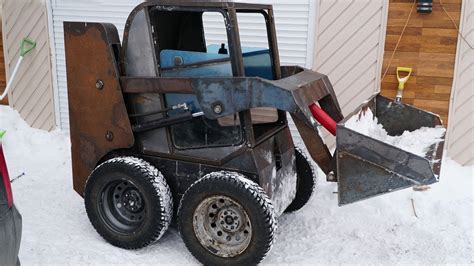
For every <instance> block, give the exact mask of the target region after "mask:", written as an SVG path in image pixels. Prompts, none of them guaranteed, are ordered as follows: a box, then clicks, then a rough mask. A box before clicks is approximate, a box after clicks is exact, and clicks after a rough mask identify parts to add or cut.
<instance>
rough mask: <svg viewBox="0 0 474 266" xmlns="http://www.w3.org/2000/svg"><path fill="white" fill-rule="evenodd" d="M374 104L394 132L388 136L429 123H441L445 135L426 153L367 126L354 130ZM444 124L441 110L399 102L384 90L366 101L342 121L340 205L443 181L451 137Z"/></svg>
mask: <svg viewBox="0 0 474 266" xmlns="http://www.w3.org/2000/svg"><path fill="white" fill-rule="evenodd" d="M369 108H370V110H371V112H372V113H373V114H374V116H375V117H376V118H377V120H378V123H379V124H381V125H382V126H383V128H384V129H385V130H386V133H388V135H389V136H388V137H387V138H392V137H393V136H400V135H402V134H403V133H404V132H405V131H409V132H412V131H415V130H418V129H421V128H423V127H427V128H438V129H433V130H440V131H437V132H441V134H440V135H439V137H438V138H437V139H433V140H432V142H429V143H428V144H427V145H428V146H427V148H426V149H425V150H423V152H422V154H420V152H409V151H406V150H403V149H401V148H400V147H398V146H395V145H394V144H393V143H391V144H389V143H390V142H388V141H385V140H381V138H380V139H379V138H378V137H374V136H370V134H369V135H367V134H366V132H363V131H364V130H358V129H354V127H353V125H354V124H353V122H354V121H358V120H360V117H361V115H362V114H364V113H365V114H367V112H369V113H370V111H368V110H369ZM354 119H355V120H354ZM349 125H351V126H349ZM361 126H362V127H363V125H361ZM441 126H442V121H441V119H440V118H439V116H438V115H436V114H433V113H430V112H426V111H423V110H420V109H417V108H415V107H413V106H410V105H406V104H403V103H395V102H394V101H393V100H391V99H388V98H385V97H382V96H380V95H374V96H373V97H372V98H370V99H369V100H368V101H367V102H365V103H364V104H362V105H361V106H360V107H359V108H357V109H356V110H355V111H354V112H352V113H351V114H350V115H348V116H347V117H346V118H345V119H343V120H342V121H341V122H340V123H338V125H337V137H336V140H337V179H338V195H339V205H345V204H349V203H353V202H356V201H359V200H363V199H367V198H371V197H374V196H377V195H381V194H384V193H388V192H392V191H395V190H399V189H403V188H408V187H412V186H419V185H429V184H432V183H435V182H437V181H438V178H439V173H440V167H441V159H442V157H443V146H444V137H445V134H444V129H440V127H441ZM421 130H425V129H421ZM430 130H431V129H430ZM360 132H363V133H360ZM417 132H418V133H420V132H422V131H417ZM412 133H413V132H412ZM415 133H416V132H415ZM375 135H377V134H375ZM430 143H432V144H430ZM425 145H426V141H425Z"/></svg>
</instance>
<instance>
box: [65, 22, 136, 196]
mask: <svg viewBox="0 0 474 266" xmlns="http://www.w3.org/2000/svg"><path fill="white" fill-rule="evenodd" d="M64 41H65V48H66V62H67V64H66V68H67V83H68V98H69V120H70V122H69V123H70V127H71V128H70V135H71V144H72V147H71V156H72V170H73V181H74V182H73V183H74V190H75V191H77V192H78V193H79V194H80V195H83V192H84V186H85V182H86V180H87V177H88V176H89V174H90V173H91V172H92V171H93V169H94V168H95V167H96V165H97V163H98V162H99V161H100V159H101V158H102V157H103V156H105V155H106V154H107V153H109V152H111V151H113V150H117V149H124V148H130V147H132V146H133V144H134V136H133V133H132V128H131V126H130V121H129V118H128V114H127V110H126V107H125V103H124V99H123V95H122V91H121V88H120V83H119V70H118V67H117V62H116V56H115V54H114V51H113V46H114V45H115V46H118V47H119V46H120V41H119V37H118V33H117V30H116V28H115V26H113V25H112V24H105V23H104V24H102V23H83V22H64Z"/></svg>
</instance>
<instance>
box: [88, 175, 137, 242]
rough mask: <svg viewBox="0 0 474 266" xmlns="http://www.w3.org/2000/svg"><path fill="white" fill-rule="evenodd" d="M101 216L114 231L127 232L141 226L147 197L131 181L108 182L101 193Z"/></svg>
mask: <svg viewBox="0 0 474 266" xmlns="http://www.w3.org/2000/svg"><path fill="white" fill-rule="evenodd" d="M99 199H100V200H99V201H98V206H97V207H98V210H99V215H100V218H101V219H102V220H103V221H104V222H105V224H106V225H107V226H108V227H109V228H110V229H112V230H113V231H115V232H117V233H121V234H127V233H130V232H133V231H135V230H136V229H137V228H139V227H140V226H141V225H142V223H143V220H144V217H145V214H146V210H145V199H144V197H143V195H142V193H141V192H140V191H139V189H138V188H137V187H136V186H135V184H133V183H132V182H130V181H127V180H118V181H114V182H110V183H108V184H107V185H106V186H105V187H104V189H103V190H102V191H101V193H100V195H99Z"/></svg>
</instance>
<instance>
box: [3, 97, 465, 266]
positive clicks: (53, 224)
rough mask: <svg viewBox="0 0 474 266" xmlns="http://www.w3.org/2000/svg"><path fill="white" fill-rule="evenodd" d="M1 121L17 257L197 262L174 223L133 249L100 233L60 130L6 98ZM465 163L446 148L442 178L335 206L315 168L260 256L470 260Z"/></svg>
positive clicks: (293, 260) (281, 260) (331, 189)
mask: <svg viewBox="0 0 474 266" xmlns="http://www.w3.org/2000/svg"><path fill="white" fill-rule="evenodd" d="M0 128H1V129H5V130H7V131H8V132H7V134H6V136H5V137H4V141H3V145H4V147H5V155H6V158H7V163H8V166H9V170H10V176H11V177H12V178H15V177H17V176H21V175H22V174H23V173H24V175H23V176H21V177H20V178H19V179H17V180H16V181H15V182H13V184H12V185H13V193H14V200H15V204H16V205H17V207H18V208H19V210H20V212H21V214H22V216H23V237H22V244H21V249H20V260H21V262H22V264H23V265H37V264H42V265H51V264H55V265H64V264H75V265H77V264H94V265H104V264H108V265H113V264H119V263H120V264H154V265H161V264H198V262H197V261H196V260H195V259H194V258H193V257H192V255H191V254H190V253H189V252H188V251H187V250H186V247H185V245H184V244H183V242H182V241H181V238H180V236H179V234H178V232H177V230H176V229H175V228H170V229H169V230H168V232H167V233H165V235H164V236H163V238H162V239H161V240H160V241H159V242H158V243H156V244H155V245H152V246H149V247H147V248H144V249H141V250H137V251H128V250H123V249H119V248H116V247H113V246H111V245H109V244H108V243H106V242H105V241H104V240H103V239H102V238H101V237H100V236H99V235H98V234H97V233H96V232H95V231H94V229H93V228H92V226H91V224H90V223H89V220H88V218H87V215H86V212H85V210H84V204H83V200H82V198H81V197H80V196H79V195H77V194H76V193H75V192H74V191H73V189H72V177H71V156H70V141H69V136H68V134H67V133H66V132H61V131H58V130H56V131H53V132H50V133H48V132H45V131H41V130H37V129H31V128H30V127H28V126H27V125H26V123H25V122H24V121H23V120H22V119H21V118H20V116H19V115H18V113H17V112H15V111H13V110H12V109H10V108H8V107H4V106H0ZM473 171H474V168H473V167H462V166H460V165H458V164H457V163H455V162H454V161H452V160H450V159H448V158H445V159H444V161H443V165H442V173H441V177H440V183H437V184H434V185H432V186H431V189H429V190H427V191H424V192H415V191H413V190H412V189H405V190H403V191H399V192H395V193H390V194H387V195H384V196H381V197H377V198H373V199H370V200H366V201H362V202H359V203H355V204H351V205H347V206H345V207H338V206H337V194H336V190H337V188H336V184H334V183H327V182H325V181H324V179H325V177H324V176H323V175H322V174H320V176H319V184H318V188H317V193H316V195H315V196H314V197H313V198H312V199H311V201H310V202H309V204H308V205H307V206H305V207H304V208H303V209H302V210H301V211H299V212H296V213H292V214H285V215H283V216H282V217H281V218H280V219H279V221H278V222H279V226H278V233H277V239H276V242H275V245H274V247H273V249H272V250H271V252H270V253H269V254H268V256H267V258H266V259H265V260H264V261H263V263H264V264H340V263H350V264H354V263H358V264H400V263H419V264H427V263H430V264H431V263H463V264H472V263H473V262H474V261H473V249H472V244H473V230H472V229H473V203H474V202H473V180H474V177H473V174H474V172H473ZM412 202H413V206H414V208H413V206H412ZM414 210H415V211H416V215H417V216H415V213H414Z"/></svg>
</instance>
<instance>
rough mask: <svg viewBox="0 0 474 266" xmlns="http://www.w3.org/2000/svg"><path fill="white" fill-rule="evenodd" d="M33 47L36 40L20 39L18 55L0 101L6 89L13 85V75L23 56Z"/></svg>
mask: <svg viewBox="0 0 474 266" xmlns="http://www.w3.org/2000/svg"><path fill="white" fill-rule="evenodd" d="M35 47H36V42H35V41H33V40H32V39H30V38H23V40H22V41H21V45H20V57H19V58H18V61H17V62H16V65H15V68H14V69H13V72H12V74H11V76H10V78H9V79H8V83H7V86H6V87H5V90H4V91H3V93H2V94H1V95H0V101H1V100H3V99H4V98H5V97H7V95H8V91H9V90H10V88H11V86H13V81H14V80H15V76H16V73H17V72H18V69H20V66H21V62H22V61H23V58H24V57H25V55H26V54H28V53H29V52H31V51H32V50H33V49H34V48H35Z"/></svg>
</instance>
